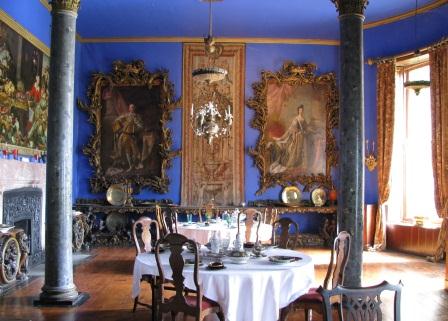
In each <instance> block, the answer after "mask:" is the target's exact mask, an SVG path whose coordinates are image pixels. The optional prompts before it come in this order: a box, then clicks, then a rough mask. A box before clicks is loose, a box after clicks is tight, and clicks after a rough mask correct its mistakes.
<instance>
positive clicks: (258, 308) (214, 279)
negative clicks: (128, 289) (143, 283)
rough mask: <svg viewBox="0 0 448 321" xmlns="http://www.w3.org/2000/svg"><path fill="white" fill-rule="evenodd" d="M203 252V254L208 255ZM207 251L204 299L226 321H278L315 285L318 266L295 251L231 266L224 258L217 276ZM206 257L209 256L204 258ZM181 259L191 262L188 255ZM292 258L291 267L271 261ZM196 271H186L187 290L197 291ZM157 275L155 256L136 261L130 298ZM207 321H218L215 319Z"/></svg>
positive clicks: (164, 257) (275, 251)
mask: <svg viewBox="0 0 448 321" xmlns="http://www.w3.org/2000/svg"><path fill="white" fill-rule="evenodd" d="M204 251H205V252H204ZM207 251H208V250H207V249H206V248H205V247H204V246H202V247H201V254H202V256H201V257H202V264H203V265H201V266H200V267H199V284H200V287H201V289H202V293H203V295H204V296H205V297H207V298H209V299H211V300H214V301H216V302H218V303H219V305H220V306H221V308H222V310H223V312H224V315H225V319H226V320H227V321H252V320H253V321H276V320H278V319H279V315H280V309H281V308H284V307H286V306H287V305H288V304H289V303H291V302H292V301H294V300H295V299H297V298H298V297H299V296H301V295H303V294H305V293H306V292H307V291H308V289H309V288H310V287H311V285H312V284H313V282H314V264H313V260H312V258H311V257H310V256H309V255H306V254H304V253H300V252H297V251H293V250H287V249H279V248H270V249H267V250H265V251H262V252H261V256H259V257H255V256H251V257H250V259H248V261H247V263H245V264H235V263H232V258H230V257H226V256H224V257H222V258H221V259H220V260H221V262H222V263H223V265H224V268H222V269H219V270H215V269H210V267H209V265H208V263H209V262H208V261H207V260H208V256H207V255H206V254H207ZM169 253H170V251H169V250H167V251H165V252H163V253H161V254H160V257H161V263H162V267H163V269H164V274H165V275H166V277H167V278H170V276H171V275H172V271H171V269H170V266H169V255H170V254H169ZM204 253H205V255H204ZM182 255H183V256H184V259H185V258H191V257H192V254H191V253H189V251H187V250H185V251H184V252H183V253H182ZM278 257H280V258H282V257H283V258H284V257H292V258H293V260H291V261H280V262H278V261H276V260H274V259H273V258H278ZM193 271H194V268H193V266H187V265H185V267H184V269H183V276H184V278H185V281H184V284H185V286H186V287H188V288H190V289H195V285H194V280H193ZM144 274H149V275H155V276H157V275H159V272H158V269H157V264H156V259H155V254H152V253H142V254H139V255H138V256H136V258H135V263H134V272H133V286H132V297H133V298H135V297H137V296H138V295H139V293H140V279H141V277H142V275H144ZM206 320H207V321H212V320H213V321H214V320H218V319H217V317H216V315H211V316H209V317H207V319H206Z"/></svg>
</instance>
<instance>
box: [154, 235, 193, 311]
mask: <svg viewBox="0 0 448 321" xmlns="http://www.w3.org/2000/svg"><path fill="white" fill-rule="evenodd" d="M162 243H163V244H164V245H167V247H168V251H169V252H170V253H169V255H170V257H169V263H170V267H171V270H172V272H173V274H172V275H171V276H166V275H165V269H164V267H163V266H162V263H161V258H160V254H159V251H160V245H161V244H162ZM184 245H187V246H188V245H189V246H188V248H189V249H190V250H191V251H192V252H193V256H194V267H193V280H194V284H195V287H196V289H192V290H195V292H196V293H197V295H196V297H195V298H196V302H195V303H196V304H195V305H191V304H188V303H187V301H186V294H185V290H186V287H185V284H184V279H185V278H184V276H183V275H182V273H183V270H184V259H183V256H182V252H183V246H184ZM155 256H156V262H157V268H158V270H159V280H158V281H159V282H160V284H159V286H160V288H159V289H160V296H159V301H160V302H159V304H158V309H159V313H166V312H171V313H172V315H173V314H174V315H175V314H177V313H179V312H184V313H185V314H188V315H196V314H197V312H198V309H200V307H201V306H202V294H201V288H200V286H199V280H198V271H199V254H198V248H197V245H196V242H195V241H193V240H190V239H188V238H186V237H185V236H184V235H182V234H177V233H170V234H168V235H167V236H165V237H164V238H162V239H160V240H159V241H158V242H157V243H156V248H155ZM166 277H168V278H169V280H170V281H169V282H170V285H171V286H172V285H173V284H174V291H175V292H176V293H175V295H174V296H171V297H170V298H168V299H167V298H166V293H165V292H166V291H167V290H168V288H167V287H166V284H167V279H166ZM170 290H172V288H170ZM159 316H160V315H159ZM173 320H174V319H173Z"/></svg>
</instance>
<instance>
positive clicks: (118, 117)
mask: <svg viewBox="0 0 448 321" xmlns="http://www.w3.org/2000/svg"><path fill="white" fill-rule="evenodd" d="M88 97H89V99H90V103H88V104H86V103H84V102H83V101H82V100H78V106H79V108H81V109H82V110H84V111H86V112H87V113H88V114H89V120H90V122H91V123H92V124H93V125H94V126H95V130H94V131H93V132H92V135H91V137H90V140H89V142H88V143H87V145H85V146H84V147H83V153H84V154H85V155H87V156H88V157H89V162H90V164H92V167H93V168H94V173H93V175H92V176H91V178H90V186H91V189H92V191H93V192H95V193H97V192H101V191H104V190H107V189H108V188H109V187H110V186H111V185H112V184H127V185H132V187H133V188H135V190H136V191H137V190H140V188H145V187H147V188H150V189H152V190H154V191H156V192H158V193H167V192H168V187H169V183H170V180H169V178H168V176H167V174H166V169H167V168H169V167H170V166H171V161H172V159H173V158H174V157H176V156H177V155H178V153H179V151H173V150H171V143H172V141H171V129H170V128H168V127H167V126H166V124H167V122H168V121H170V120H171V112H172V110H173V109H174V108H175V106H177V105H178V104H179V100H178V99H175V98H174V86H173V84H172V83H171V81H170V80H169V78H168V71H166V70H158V71H156V72H150V71H148V70H146V69H145V63H144V62H143V60H133V61H130V62H124V61H121V60H116V61H114V62H113V63H112V72H111V73H108V74H106V73H93V74H92V79H91V84H90V86H89V91H88Z"/></svg>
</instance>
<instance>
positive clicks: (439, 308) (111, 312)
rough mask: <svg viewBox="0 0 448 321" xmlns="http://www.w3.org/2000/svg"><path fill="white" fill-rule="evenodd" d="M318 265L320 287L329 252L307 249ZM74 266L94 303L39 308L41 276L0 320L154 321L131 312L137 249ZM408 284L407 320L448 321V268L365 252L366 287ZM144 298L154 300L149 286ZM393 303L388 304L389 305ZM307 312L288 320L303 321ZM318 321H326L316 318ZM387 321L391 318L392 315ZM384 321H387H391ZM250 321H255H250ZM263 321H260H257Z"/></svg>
mask: <svg viewBox="0 0 448 321" xmlns="http://www.w3.org/2000/svg"><path fill="white" fill-rule="evenodd" d="M304 252H307V253H308V254H310V255H311V256H312V257H313V260H314V262H315V265H316V285H318V284H319V283H321V282H322V279H323V277H324V273H325V271H326V264H327V262H328V260H329V251H327V250H316V249H314V250H304ZM91 254H92V257H90V258H89V259H87V260H85V261H84V262H83V263H81V264H79V265H78V266H77V267H76V268H75V284H76V285H77V287H78V290H79V291H83V292H88V293H89V294H90V299H89V300H88V301H87V302H86V303H84V304H83V305H82V306H80V307H77V308H48V307H45V308H35V307H33V305H32V302H33V300H34V299H35V298H36V297H37V296H38V295H39V293H40V289H41V287H42V285H43V278H42V277H36V278H34V279H32V280H31V281H30V282H29V283H28V284H27V285H26V286H23V287H21V288H19V289H17V290H15V291H13V292H12V293H9V294H8V295H6V296H4V297H2V298H0V321H50V320H51V321H56V320H57V321H101V320H111V321H137V320H148V321H149V320H150V312H149V310H147V309H145V308H139V309H138V310H137V312H136V313H132V303H133V301H132V299H131V295H130V293H131V280H132V269H133V258H134V249H133V248H100V249H95V250H92V252H91ZM384 279H386V280H388V281H389V282H391V283H396V282H398V280H402V281H403V283H404V288H403V298H402V304H403V305H402V320H404V321H413V320H421V321H448V293H447V292H445V291H444V289H443V286H444V265H443V264H436V263H429V262H426V261H425V260H424V259H423V258H420V257H416V256H410V255H403V254H397V253H371V252H364V276H363V280H364V281H363V283H364V285H371V284H375V283H379V282H380V281H382V280H384ZM145 288H147V289H148V291H146V293H145V294H144V296H143V298H142V300H146V301H148V302H149V287H145ZM388 302H389V301H387V300H386V303H388ZM303 319H304V317H303V312H302V311H296V312H294V313H291V314H290V315H289V316H288V321H302V320H303ZM313 320H321V318H320V317H319V316H318V315H315V317H314V318H313ZM386 320H392V319H391V318H390V317H387V318H386ZM386 320H385V321H386ZM247 321H251V320H247ZM253 321H259V320H253Z"/></svg>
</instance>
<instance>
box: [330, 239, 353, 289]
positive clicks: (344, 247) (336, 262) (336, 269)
mask: <svg viewBox="0 0 448 321" xmlns="http://www.w3.org/2000/svg"><path fill="white" fill-rule="evenodd" d="M350 243H351V235H350V233H348V232H346V231H341V232H339V234H338V236H337V237H336V238H335V239H334V244H333V248H332V249H331V258H330V264H329V265H328V270H327V274H326V276H325V280H324V284H323V287H324V288H325V289H328V287H329V285H331V287H330V288H331V289H333V288H335V287H336V286H337V285H339V284H343V282H344V271H345V266H346V265H347V261H348V257H349V255H350ZM330 281H331V284H329V283H330Z"/></svg>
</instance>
